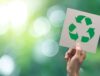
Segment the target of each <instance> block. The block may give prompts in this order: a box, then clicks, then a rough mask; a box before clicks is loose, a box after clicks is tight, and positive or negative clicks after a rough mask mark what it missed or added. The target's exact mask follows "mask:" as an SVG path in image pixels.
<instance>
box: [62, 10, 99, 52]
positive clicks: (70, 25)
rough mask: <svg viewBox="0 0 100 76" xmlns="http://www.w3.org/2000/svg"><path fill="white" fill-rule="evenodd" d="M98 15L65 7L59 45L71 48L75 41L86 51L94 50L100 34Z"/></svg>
mask: <svg viewBox="0 0 100 76" xmlns="http://www.w3.org/2000/svg"><path fill="white" fill-rule="evenodd" d="M99 29H100V16H98V15H94V14H90V13H86V12H82V11H78V10H74V9H70V8H68V9H67V16H66V18H65V23H64V26H63V29H62V34H61V39H60V45H61V46H64V47H69V48H73V47H75V45H76V43H79V44H80V47H81V48H82V49H83V50H85V51H87V52H93V53H95V52H96V48H97V44H98V41H99V35H100V31H99Z"/></svg>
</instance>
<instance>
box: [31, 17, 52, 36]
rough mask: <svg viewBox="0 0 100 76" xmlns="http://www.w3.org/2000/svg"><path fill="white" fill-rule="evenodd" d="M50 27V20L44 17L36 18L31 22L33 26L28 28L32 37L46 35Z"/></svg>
mask: <svg viewBox="0 0 100 76" xmlns="http://www.w3.org/2000/svg"><path fill="white" fill-rule="evenodd" d="M50 29H51V25H50V22H49V21H48V19H47V18H45V17H40V18H37V19H36V20H35V21H34V22H33V27H32V29H31V30H30V34H31V35H32V36H34V37H40V36H44V35H46V34H47V33H48V32H49V31H50Z"/></svg>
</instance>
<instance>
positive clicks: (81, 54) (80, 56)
mask: <svg viewBox="0 0 100 76" xmlns="http://www.w3.org/2000/svg"><path fill="white" fill-rule="evenodd" d="M75 55H76V56H77V57H78V59H79V61H80V63H82V62H83V61H84V59H85V57H86V53H85V52H84V51H82V50H81V48H80V47H76V54H75Z"/></svg>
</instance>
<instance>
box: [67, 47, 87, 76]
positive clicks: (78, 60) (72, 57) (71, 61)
mask: <svg viewBox="0 0 100 76" xmlns="http://www.w3.org/2000/svg"><path fill="white" fill-rule="evenodd" d="M85 58H86V53H85V52H84V51H82V49H81V48H80V46H76V47H75V48H73V49H69V50H68V51H67V52H66V54H65V59H66V60H67V68H66V69H67V73H68V75H69V76H79V70H80V66H81V64H82V62H83V61H84V59H85Z"/></svg>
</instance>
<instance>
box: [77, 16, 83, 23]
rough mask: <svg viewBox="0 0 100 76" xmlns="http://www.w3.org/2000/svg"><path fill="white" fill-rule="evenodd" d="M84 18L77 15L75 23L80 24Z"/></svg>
mask: <svg viewBox="0 0 100 76" xmlns="http://www.w3.org/2000/svg"><path fill="white" fill-rule="evenodd" d="M84 18H85V16H83V15H79V16H77V17H76V22H78V23H82V20H83V19H84Z"/></svg>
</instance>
